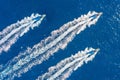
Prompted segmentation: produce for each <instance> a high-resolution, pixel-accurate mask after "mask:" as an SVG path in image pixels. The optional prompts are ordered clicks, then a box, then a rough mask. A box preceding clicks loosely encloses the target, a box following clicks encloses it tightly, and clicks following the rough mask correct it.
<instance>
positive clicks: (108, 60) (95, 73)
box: [0, 0, 120, 80]
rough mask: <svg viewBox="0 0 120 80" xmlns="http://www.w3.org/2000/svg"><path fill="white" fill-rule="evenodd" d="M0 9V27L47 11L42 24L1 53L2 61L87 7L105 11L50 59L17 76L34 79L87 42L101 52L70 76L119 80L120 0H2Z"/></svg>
mask: <svg viewBox="0 0 120 80" xmlns="http://www.w3.org/2000/svg"><path fill="white" fill-rule="evenodd" d="M0 11H1V12H0V30H3V29H4V28H5V27H6V26H8V25H10V24H12V23H15V22H16V21H17V20H21V19H23V18H24V17H25V16H30V15H31V14H32V13H39V14H46V18H45V19H44V21H43V22H42V24H41V25H40V27H38V28H35V29H34V30H31V31H29V32H28V33H27V34H25V35H24V36H23V37H21V38H20V39H19V40H18V41H17V43H16V44H15V45H13V46H12V48H11V49H10V50H9V51H8V52H6V53H5V52H4V53H5V54H2V55H1V56H0V64H5V63H7V61H8V60H11V59H12V58H13V57H15V56H17V55H18V53H19V52H20V51H24V50H25V49H26V47H28V46H30V47H32V46H33V45H34V44H36V43H38V42H40V41H41V40H42V39H44V38H46V37H47V36H49V35H50V32H51V31H53V30H55V29H58V28H59V27H60V26H62V25H63V24H65V23H66V22H68V21H71V20H73V19H74V18H77V17H79V16H80V15H82V14H86V13H88V11H97V12H103V15H102V16H101V18H100V19H99V20H98V22H97V23H96V24H95V25H93V26H92V27H91V28H87V29H86V30H85V31H83V32H82V33H80V34H79V35H78V36H77V37H76V38H75V39H74V40H73V41H72V42H71V43H69V45H68V46H67V48H66V49H65V50H60V51H58V52H57V53H56V54H55V55H54V56H52V57H51V58H50V59H49V61H45V62H43V63H42V64H41V65H37V66H35V67H33V68H32V70H30V71H28V72H27V73H25V74H23V75H22V77H20V78H15V80H34V79H36V78H37V76H39V75H40V74H43V73H45V72H46V71H47V69H48V68H49V67H50V66H51V65H56V63H58V62H59V61H60V60H62V59H64V58H66V57H68V56H70V55H71V54H73V53H76V52H77V51H79V50H84V49H85V48H86V47H87V46H88V47H93V48H100V52H99V53H98V54H97V56H96V57H95V59H94V60H93V61H92V62H89V63H88V64H86V65H84V66H82V67H81V68H79V69H78V70H77V71H75V72H74V73H73V74H72V75H71V76H70V77H69V78H68V80H88V79H90V80H120V76H119V75H120V62H119V60H120V45H119V44H120V35H119V34H120V26H119V24H120V15H119V14H120V0H110V1H108V0H100V1H98V0H59V1H58V0H49V1H48V0H37V1H35V0H1V2H0Z"/></svg>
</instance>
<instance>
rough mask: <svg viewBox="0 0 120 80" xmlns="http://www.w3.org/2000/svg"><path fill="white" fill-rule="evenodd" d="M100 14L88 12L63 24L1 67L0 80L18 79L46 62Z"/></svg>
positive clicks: (95, 20)
mask: <svg viewBox="0 0 120 80" xmlns="http://www.w3.org/2000/svg"><path fill="white" fill-rule="evenodd" d="M101 14H102V13H97V12H88V14H87V15H82V16H81V17H79V18H78V19H74V20H73V21H70V22H68V23H66V24H64V25H63V26H62V27H60V29H58V30H55V31H52V32H51V36H49V37H47V38H46V39H44V40H42V41H40V43H38V44H36V45H34V46H33V47H32V48H28V49H27V50H26V51H24V52H22V53H19V55H18V56H16V57H15V58H13V59H12V60H10V61H9V62H8V63H7V64H6V65H5V66H3V69H2V70H1V71H0V79H6V80H12V79H14V77H20V76H21V75H22V74H23V73H26V72H27V71H29V70H30V69H31V68H32V67H33V66H36V65H38V64H41V63H42V62H43V61H45V60H48V58H49V57H50V56H52V55H53V54H54V53H55V52H57V51H58V50H60V49H64V48H65V47H66V46H67V45H68V43H69V42H71V41H72V40H73V39H74V37H75V36H76V35H77V34H79V33H80V32H81V31H83V30H85V29H86V28H87V26H88V27H90V25H92V24H95V23H96V22H97V21H98V19H99V17H100V16H101Z"/></svg>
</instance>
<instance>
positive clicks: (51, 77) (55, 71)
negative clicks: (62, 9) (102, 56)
mask: <svg viewBox="0 0 120 80" xmlns="http://www.w3.org/2000/svg"><path fill="white" fill-rule="evenodd" d="M98 51H99V49H93V48H86V49H85V50H84V51H79V52H78V53H76V54H75V55H72V56H71V57H68V58H66V59H64V60H62V61H60V62H59V63H58V64H57V65H56V66H52V67H50V68H49V69H48V72H46V73H45V74H43V75H41V76H39V77H38V78H37V79H36V80H66V78H68V77H69V76H70V75H71V74H72V73H73V72H74V71H75V70H77V69H78V68H79V67H81V66H82V65H83V64H84V63H87V62H88V61H91V60H93V59H94V57H95V55H96V54H97V52H98Z"/></svg>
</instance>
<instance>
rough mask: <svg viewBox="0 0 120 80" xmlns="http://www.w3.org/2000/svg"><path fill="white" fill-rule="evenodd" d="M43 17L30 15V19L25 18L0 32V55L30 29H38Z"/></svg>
mask: <svg viewBox="0 0 120 80" xmlns="http://www.w3.org/2000/svg"><path fill="white" fill-rule="evenodd" d="M44 17H45V15H39V14H32V15H31V16H30V17H25V18H24V19H22V20H21V21H18V22H16V23H14V24H12V25H10V26H8V27H6V28H5V29H4V30H3V31H1V32H0V53H2V52H3V51H5V52H6V51H8V50H9V49H10V47H11V46H12V45H13V44H14V43H15V42H16V41H17V40H18V39H19V38H20V37H21V36H23V35H24V34H25V33H27V32H28V31H29V30H30V28H31V29H33V28H34V27H38V26H39V24H41V22H42V20H43V18H44Z"/></svg>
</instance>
